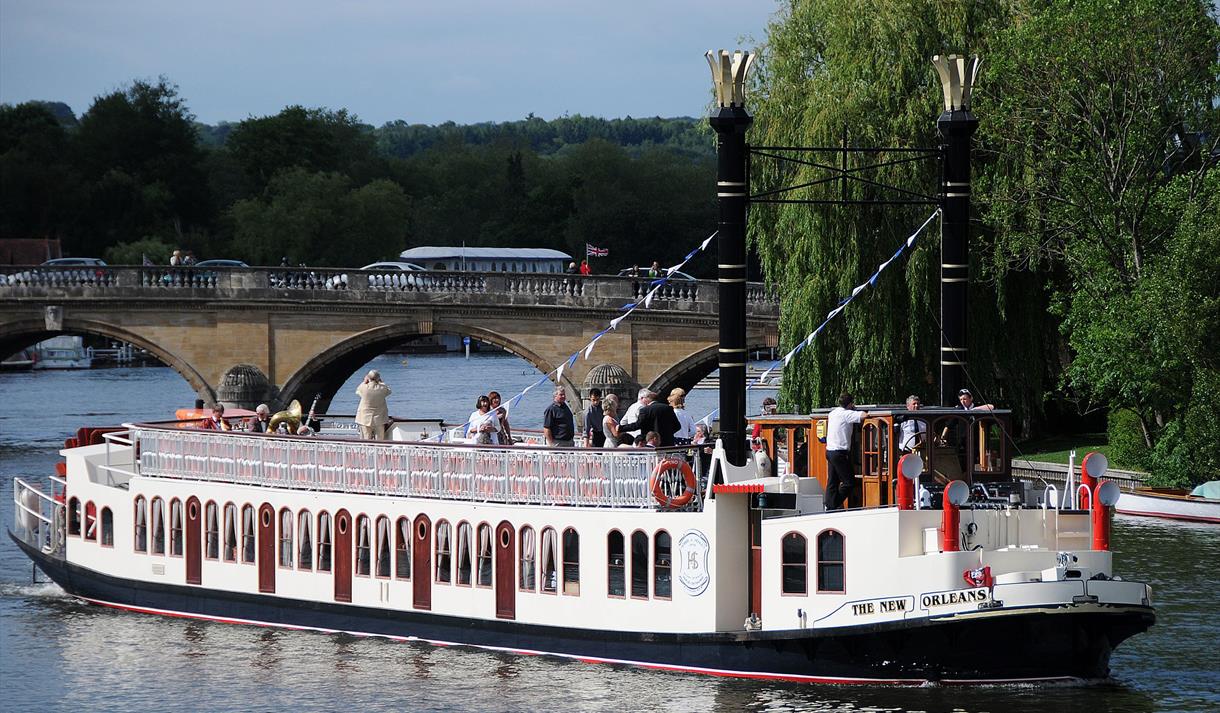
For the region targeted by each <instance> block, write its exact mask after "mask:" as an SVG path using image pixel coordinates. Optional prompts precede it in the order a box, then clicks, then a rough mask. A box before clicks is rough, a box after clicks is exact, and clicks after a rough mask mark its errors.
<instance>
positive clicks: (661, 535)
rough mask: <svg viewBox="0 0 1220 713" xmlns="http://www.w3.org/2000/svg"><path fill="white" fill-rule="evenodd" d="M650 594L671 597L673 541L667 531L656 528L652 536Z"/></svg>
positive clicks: (665, 597)
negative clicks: (655, 532)
mask: <svg viewBox="0 0 1220 713" xmlns="http://www.w3.org/2000/svg"><path fill="white" fill-rule="evenodd" d="M652 542H653V547H652V550H653V551H652V594H653V596H654V597H656V598H657V599H670V598H671V597H673V579H672V572H671V565H670V561H671V559H672V552H673V541H672V540H671V539H670V537H669V533H668V532H666V531H664V530H658V531H657V534H656V535H654V536H653V538H652Z"/></svg>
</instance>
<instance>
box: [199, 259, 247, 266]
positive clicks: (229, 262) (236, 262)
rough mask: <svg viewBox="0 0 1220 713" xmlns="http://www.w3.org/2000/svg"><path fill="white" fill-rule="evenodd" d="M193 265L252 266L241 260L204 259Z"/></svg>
mask: <svg viewBox="0 0 1220 713" xmlns="http://www.w3.org/2000/svg"><path fill="white" fill-rule="evenodd" d="M193 267H250V266H249V265H247V264H246V263H244V262H242V261H241V260H220V259H216V260H202V261H200V262H197V263H195V264H194V265H193Z"/></svg>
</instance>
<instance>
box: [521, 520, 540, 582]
mask: <svg viewBox="0 0 1220 713" xmlns="http://www.w3.org/2000/svg"><path fill="white" fill-rule="evenodd" d="M517 541H518V542H520V543H521V544H520V545H519V547H520V548H521V553H520V555H519V556H518V557H517V559H518V561H519V562H520V567H519V569H520V570H521V572H520V575H521V581H520V587H521V591H523V592H532V591H534V588H535V587H536V586H537V582H536V580H535V577H536V576H537V571H538V569H537V567H536V563H535V560H534V553H535V552H536V551H537V550H536V549H535V548H536V546H537V545H536V543H535V542H534V528H532V527H530V526H529V525H524V526H522V528H521V535H520V537H518V538H517Z"/></svg>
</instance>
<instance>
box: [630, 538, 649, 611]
mask: <svg viewBox="0 0 1220 713" xmlns="http://www.w3.org/2000/svg"><path fill="white" fill-rule="evenodd" d="M631 596H632V597H634V598H636V599H647V598H648V535H645V534H644V532H643V531H642V530H636V531H635V532H633V533H631Z"/></svg>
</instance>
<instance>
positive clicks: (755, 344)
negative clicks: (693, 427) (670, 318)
mask: <svg viewBox="0 0 1220 713" xmlns="http://www.w3.org/2000/svg"><path fill="white" fill-rule="evenodd" d="M751 336H754V335H750V336H747V337H746V348H747V349H748V350H750V351H754V350H756V349H766V348H767V347H768V346H770V345H768V344H767V343H766V338H765V337H762V336H757V337H754V338H753V339H751ZM719 355H720V345H719V344H712V345H711V346H708V347H704V348H702V349H699V350H696V351H694V352H691V353H690V354H688V355H687V356H685V357H683V358H682V359H679V360H678V361H677V362H676V363H675V364H674V365H673V366H671V367H669V368H668V369H666V370H665V371H663V372H661V374H660V375H658V376H657V378H655V379H653V380H652V383H650V384H649V385H648V388H649V389H650V390H651V391H655V392H657V393H658V394H661V395H662V396H665V395H668V394H669V392H670V391H671V390H672V389H675V388H678V387H681V388H682V389H683V390H685V391H686V392H687V393H690V390H691V389H693V388H694V387H695V384H698V383H699V382H700V381H703V380H704V379H705V378H707V377H708V376H709V375H710V374H711V373H712V372H713V371H715V370H716V369H717V368H718V367H719V360H718V357H719Z"/></svg>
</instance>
